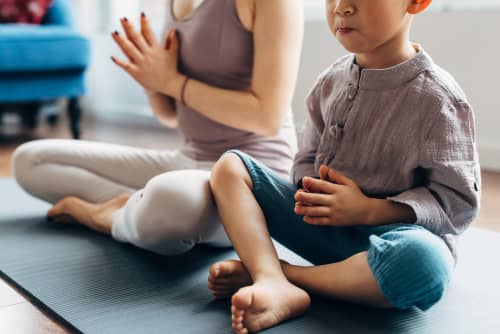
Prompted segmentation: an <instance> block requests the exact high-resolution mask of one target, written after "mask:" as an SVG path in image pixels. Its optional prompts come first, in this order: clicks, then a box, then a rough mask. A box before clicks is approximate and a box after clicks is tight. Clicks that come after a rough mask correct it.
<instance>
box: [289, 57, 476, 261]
mask: <svg viewBox="0 0 500 334" xmlns="http://www.w3.org/2000/svg"><path fill="white" fill-rule="evenodd" d="M307 107H308V110H309V117H308V119H307V120H306V124H305V126H304V129H303V131H302V134H301V138H300V149H299V153H298V154H297V156H296V157H295V162H294V168H293V172H292V177H293V181H294V182H295V183H297V182H298V181H299V180H300V179H301V178H302V177H303V176H318V171H319V167H320V165H322V164H325V165H329V166H330V167H331V168H333V169H336V170H338V171H340V172H341V173H344V174H346V175H347V176H348V177H350V178H352V179H353V180H354V181H355V182H356V183H357V184H358V186H359V187H360V188H361V190H362V191H363V192H364V193H365V194H366V195H367V196H370V197H377V198H386V199H388V200H391V201H394V202H399V203H404V204H407V205H409V206H410V207H411V208H413V210H414V211H415V214H416V216H417V221H416V222H415V223H416V224H419V225H422V226H424V227H425V228H427V229H428V230H430V231H432V232H433V233H435V234H437V235H439V236H441V237H443V238H444V239H445V241H447V243H448V245H449V246H450V248H451V249H452V251H453V252H454V246H453V242H452V241H453V240H452V238H450V236H451V235H456V234H460V233H461V232H463V231H464V230H465V229H466V228H467V226H468V225H469V224H470V223H471V222H472V220H473V219H474V218H475V217H476V215H477V213H478V210H479V199H480V187H481V179H480V169H479V160H478V153H477V149H476V142H475V125H474V114H473V111H472V109H471V106H470V104H469V103H468V102H467V99H466V97H465V94H464V92H463V91H462V90H461V88H460V87H459V86H458V84H457V83H456V81H455V80H454V79H453V77H452V76H451V75H450V74H448V73H447V72H446V71H444V70H443V69H441V68H440V67H438V66H437V65H436V64H434V62H433V61H432V59H431V58H430V57H429V55H427V53H426V52H425V51H423V50H422V49H420V50H419V52H418V53H417V55H415V56H414V57H413V58H411V59H409V60H408V61H406V62H404V63H402V64H399V65H396V66H393V67H390V68H387V69H381V70H377V69H375V70H374V69H361V68H360V67H359V66H358V65H356V64H355V57H354V55H348V56H345V57H342V58H341V59H339V60H338V61H337V62H336V63H334V64H333V65H332V66H331V67H330V68H328V69H327V70H326V71H325V72H324V73H323V74H322V75H321V76H320V77H319V79H318V81H317V83H316V85H315V86H314V88H313V89H312V91H311V92H310V94H309V96H308V98H307Z"/></svg>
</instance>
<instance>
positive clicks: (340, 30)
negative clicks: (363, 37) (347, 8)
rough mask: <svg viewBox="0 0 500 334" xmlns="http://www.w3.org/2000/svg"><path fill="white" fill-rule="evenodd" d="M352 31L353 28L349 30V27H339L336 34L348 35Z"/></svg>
mask: <svg viewBox="0 0 500 334" xmlns="http://www.w3.org/2000/svg"><path fill="white" fill-rule="evenodd" d="M353 31H354V29H353V28H349V27H340V28H337V32H338V33H340V34H348V33H350V32H353Z"/></svg>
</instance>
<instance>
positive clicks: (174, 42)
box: [170, 30, 179, 53]
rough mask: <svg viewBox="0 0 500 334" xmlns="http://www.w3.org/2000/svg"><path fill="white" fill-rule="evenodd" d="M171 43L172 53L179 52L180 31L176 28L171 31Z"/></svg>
mask: <svg viewBox="0 0 500 334" xmlns="http://www.w3.org/2000/svg"><path fill="white" fill-rule="evenodd" d="M171 34H172V36H171V45H170V51H171V52H172V53H177V52H178V50H179V33H178V32H177V30H174V31H172V32H171Z"/></svg>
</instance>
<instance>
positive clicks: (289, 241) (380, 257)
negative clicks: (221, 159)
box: [228, 150, 454, 310]
mask: <svg viewBox="0 0 500 334" xmlns="http://www.w3.org/2000/svg"><path fill="white" fill-rule="evenodd" d="M228 153H234V154H237V155H238V156H239V157H240V158H241V160H242V161H243V163H244V164H245V166H246V168H247V170H248V172H249V175H250V177H251V179H252V182H253V194H254V196H255V199H256V200H257V202H258V204H259V206H260V207H261V209H262V211H263V213H264V216H265V218H266V223H267V227H268V229H269V232H270V234H271V236H272V237H273V238H274V239H275V240H276V241H278V242H279V243H281V244H282V245H284V246H285V247H287V248H289V249H290V250H292V251H294V252H295V253H297V254H298V255H300V256H302V257H303V258H305V259H306V260H308V261H310V262H311V263H313V264H315V265H321V264H327V263H334V262H339V261H342V260H344V259H347V258H349V257H351V256H353V255H354V254H357V253H360V252H365V251H367V252H368V264H369V266H370V268H371V270H372V272H373V274H374V276H375V279H376V280H377V283H378V285H379V287H380V289H381V291H382V293H383V294H384V296H385V297H386V298H387V300H388V301H389V302H390V303H391V304H392V305H393V306H394V307H396V308H400V309H407V308H411V307H414V306H415V307H418V308H419V309H421V310H427V309H428V308H430V307H431V306H432V305H434V304H435V303H436V302H437V301H439V300H440V299H441V297H442V295H443V293H444V291H445V288H446V287H447V285H448V282H449V280H450V277H451V273H452V271H453V267H454V259H453V256H452V254H451V252H450V250H449V249H448V247H447V246H446V243H445V242H444V241H443V240H442V239H441V238H440V237H438V236H436V235H434V234H433V233H431V232H430V231H428V230H427V229H425V228H423V227H421V226H418V225H411V224H390V225H380V226H374V227H365V226H352V227H335V226H315V225H309V224H307V223H305V222H304V221H303V220H302V218H303V217H302V216H298V215H296V214H295V213H294V206H295V199H294V195H295V193H296V191H297V190H298V189H297V186H296V185H294V184H293V183H291V182H290V181H288V180H285V179H284V178H282V177H280V176H278V175H277V174H276V173H274V172H273V171H272V170H270V169H269V168H267V167H266V166H264V165H263V164H261V163H259V162H258V161H256V160H254V159H253V158H252V157H250V156H248V155H247V154H245V153H243V152H240V151H236V150H233V151H229V152H228Z"/></svg>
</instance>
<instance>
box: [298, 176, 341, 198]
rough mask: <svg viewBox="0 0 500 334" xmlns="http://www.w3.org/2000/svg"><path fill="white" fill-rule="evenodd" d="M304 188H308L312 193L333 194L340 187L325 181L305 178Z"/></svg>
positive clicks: (303, 181) (303, 180)
mask: <svg viewBox="0 0 500 334" xmlns="http://www.w3.org/2000/svg"><path fill="white" fill-rule="evenodd" d="M302 184H303V185H304V188H307V189H308V190H309V191H310V192H312V193H318V194H321V193H323V194H333V193H335V192H336V191H337V189H338V185H336V184H334V183H331V182H329V181H325V180H318V179H315V178H312V177H304V178H303V179H302Z"/></svg>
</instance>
